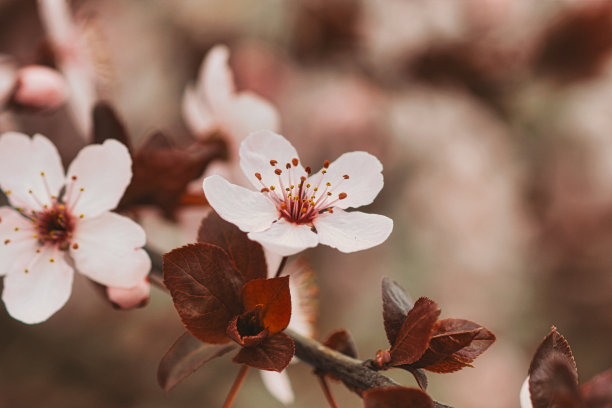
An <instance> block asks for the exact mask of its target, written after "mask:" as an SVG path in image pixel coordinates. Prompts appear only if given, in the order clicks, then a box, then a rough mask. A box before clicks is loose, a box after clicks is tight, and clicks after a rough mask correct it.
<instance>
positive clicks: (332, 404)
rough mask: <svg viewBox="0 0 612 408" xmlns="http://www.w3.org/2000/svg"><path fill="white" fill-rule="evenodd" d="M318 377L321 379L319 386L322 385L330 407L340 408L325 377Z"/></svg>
mask: <svg viewBox="0 0 612 408" xmlns="http://www.w3.org/2000/svg"><path fill="white" fill-rule="evenodd" d="M317 377H319V384H321V388H322V389H323V394H325V398H326V399H327V402H329V406H330V407H331V408H339V407H338V404H336V400H334V396H333V395H332V393H331V390H330V389H329V385H328V384H327V380H326V379H325V376H324V375H319V376H317Z"/></svg>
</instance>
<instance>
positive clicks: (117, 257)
mask: <svg viewBox="0 0 612 408" xmlns="http://www.w3.org/2000/svg"><path fill="white" fill-rule="evenodd" d="M73 242H75V243H76V244H77V245H78V247H77V248H76V249H75V248H74V246H72V247H71V248H70V255H71V256H72V259H73V260H74V263H75V266H76V269H77V270H78V271H79V272H80V273H82V274H83V275H85V276H87V277H89V278H91V279H92V280H95V281H96V282H98V283H101V284H103V285H106V286H116V287H121V288H131V287H134V286H136V285H138V284H140V283H141V282H142V280H143V279H144V278H145V276H147V274H148V273H149V271H150V269H151V260H150V259H149V256H148V255H147V254H146V252H145V251H144V250H143V249H142V248H141V247H142V246H143V245H144V244H145V233H144V231H143V229H142V228H141V227H140V226H139V225H138V224H136V223H135V222H134V221H132V220H131V219H129V218H127V217H124V216H122V215H119V214H115V213H111V212H107V213H104V214H102V215H99V216H97V217H95V218H85V219H84V220H81V221H79V222H78V224H77V225H76V229H75V233H74V239H73Z"/></svg>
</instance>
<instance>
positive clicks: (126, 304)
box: [106, 278, 151, 310]
mask: <svg viewBox="0 0 612 408" xmlns="http://www.w3.org/2000/svg"><path fill="white" fill-rule="evenodd" d="M150 292H151V284H150V283H149V280H148V279H147V278H145V279H143V280H142V281H141V282H140V283H139V284H138V285H136V286H134V287H131V288H116V287H112V286H108V287H107V288H106V295H107V296H108V299H109V300H110V301H111V302H113V303H114V304H115V305H117V306H119V307H120V308H121V309H125V310H128V309H133V308H135V307H140V306H143V305H145V304H146V303H147V302H148V300H149V294H150Z"/></svg>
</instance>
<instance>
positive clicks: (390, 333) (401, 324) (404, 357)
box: [373, 278, 495, 389]
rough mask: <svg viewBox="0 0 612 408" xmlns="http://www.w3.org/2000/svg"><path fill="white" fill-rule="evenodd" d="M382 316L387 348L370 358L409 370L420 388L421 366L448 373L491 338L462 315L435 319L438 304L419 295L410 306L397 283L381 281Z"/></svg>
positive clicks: (423, 380) (424, 379) (469, 359)
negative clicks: (388, 348) (388, 344)
mask: <svg viewBox="0 0 612 408" xmlns="http://www.w3.org/2000/svg"><path fill="white" fill-rule="evenodd" d="M382 295H383V319H384V324H385V332H386V334H387V338H388V339H389V343H390V344H391V348H390V350H387V351H382V350H380V351H379V352H378V353H377V355H376V358H375V360H374V362H373V366H374V367H376V368H379V369H386V368H390V367H398V368H402V369H405V370H408V371H410V372H411V373H412V374H413V375H414V377H415V378H416V380H417V382H418V384H419V386H420V387H421V388H422V389H425V388H427V377H426V375H425V373H424V372H423V371H422V370H421V369H425V370H429V371H433V372H437V373H450V372H453V371H457V370H460V369H461V368H463V367H466V366H470V363H472V361H474V360H475V359H476V358H477V357H478V356H479V355H480V354H482V353H483V352H484V351H485V350H487V349H488V348H489V347H490V346H491V344H493V342H494V341H495V336H494V335H493V333H491V332H490V331H489V330H487V329H486V328H484V327H482V326H481V325H479V324H477V323H474V322H471V321H469V320H463V319H443V320H438V317H439V316H440V309H439V308H438V305H437V304H436V303H435V302H434V301H432V300H430V299H427V298H419V299H418V300H417V301H416V303H415V304H414V307H412V308H411V307H410V301H409V300H408V297H407V295H406V293H405V291H404V290H403V289H402V287H401V286H399V285H398V284H397V283H395V282H393V281H391V280H389V279H386V278H385V279H384V280H383V284H382Z"/></svg>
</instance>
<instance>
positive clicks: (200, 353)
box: [157, 332, 238, 392]
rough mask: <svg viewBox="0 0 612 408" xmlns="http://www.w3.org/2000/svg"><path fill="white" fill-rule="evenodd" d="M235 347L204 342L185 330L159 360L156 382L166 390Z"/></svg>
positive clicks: (233, 345) (235, 346)
mask: <svg viewBox="0 0 612 408" xmlns="http://www.w3.org/2000/svg"><path fill="white" fill-rule="evenodd" d="M237 347H238V346H237V345H235V344H214V345H211V344H204V343H202V342H201V341H200V340H198V339H196V338H195V337H193V336H192V335H191V334H189V332H185V333H183V335H182V336H181V337H179V338H178V339H177V340H176V341H175V342H174V344H173V345H172V346H171V347H170V349H168V351H167V352H166V354H164V356H163V357H162V359H161V361H160V362H159V367H158V368H157V382H158V383H159V385H160V386H161V387H162V388H163V389H164V391H166V392H168V391H170V390H171V389H172V388H174V386H175V385H177V384H178V383H179V382H181V381H182V380H183V379H184V378H185V377H187V376H188V375H190V374H191V373H193V372H194V371H195V370H197V369H198V368H200V367H201V366H202V365H203V364H204V363H206V362H208V361H210V360H212V359H214V358H217V357H221V356H222V355H224V354H225V353H228V352H230V351H232V350H234V349H235V348H237Z"/></svg>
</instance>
